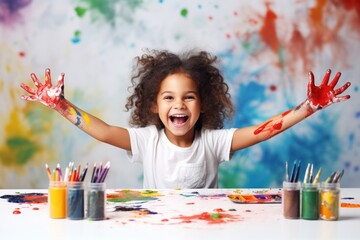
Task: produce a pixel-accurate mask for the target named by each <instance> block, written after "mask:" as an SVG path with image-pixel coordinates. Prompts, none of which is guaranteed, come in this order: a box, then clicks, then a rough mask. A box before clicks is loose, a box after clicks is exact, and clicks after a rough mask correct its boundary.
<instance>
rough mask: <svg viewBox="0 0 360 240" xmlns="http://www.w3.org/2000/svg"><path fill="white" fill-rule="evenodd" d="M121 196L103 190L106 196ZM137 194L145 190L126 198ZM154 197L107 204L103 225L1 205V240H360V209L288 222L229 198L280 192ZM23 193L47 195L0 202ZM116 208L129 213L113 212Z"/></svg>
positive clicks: (264, 207) (348, 191)
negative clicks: (336, 216) (327, 218)
mask: <svg viewBox="0 0 360 240" xmlns="http://www.w3.org/2000/svg"><path fill="white" fill-rule="evenodd" d="M123 191H124V190H107V194H118V193H119V192H123ZM139 191H143V190H131V192H130V193H131V194H134V193H135V194H138V193H139ZM155 191H156V192H153V193H150V194H148V195H146V197H148V198H149V199H151V200H147V199H145V200H144V199H141V200H137V201H127V202H116V203H113V202H111V203H110V202H108V203H107V205H106V216H107V219H106V220H103V221H88V220H86V219H84V220H68V219H51V218H50V217H49V208H48V204H47V203H40V204H31V203H23V204H19V203H12V202H8V201H7V199H0V234H1V235H0V236H1V239H4V240H5V239H77V240H79V239H80V240H85V239H98V240H108V239H146V240H147V239H156V240H161V239H166V240H174V239H182V240H185V239H200V240H201V239H204V240H210V239H217V240H219V239H346V240H347V239H360V208H343V207H341V208H340V218H339V220H338V221H324V220H312V221H309V220H302V219H296V220H287V219H284V217H283V215H282V205H281V204H277V203H273V204H239V203H234V202H232V201H231V200H230V199H229V198H228V197H227V195H228V194H233V193H241V194H245V193H256V192H260V193H270V192H271V193H273V192H274V193H277V192H278V193H281V189H196V190H195V189H187V190H155ZM25 193H44V194H47V190H46V189H41V190H39V189H12V190H10V189H9V190H6V189H3V190H0V196H4V195H15V194H25ZM108 196H109V195H108ZM341 198H342V199H341V201H340V202H346V203H354V204H356V203H357V204H359V203H360V189H358V188H342V189H341ZM352 198H353V199H352ZM119 208H122V210H124V209H127V210H131V209H133V211H115V209H119ZM134 209H140V210H141V209H142V210H144V211H135V210H134ZM147 210H148V211H147ZM14 211H18V212H19V214H14ZM217 213H218V214H219V215H212V216H213V217H214V216H215V218H210V219H209V218H207V217H208V216H209V214H217ZM201 214H203V215H202V216H204V219H201ZM222 217H223V218H222Z"/></svg>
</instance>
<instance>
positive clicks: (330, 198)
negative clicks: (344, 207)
mask: <svg viewBox="0 0 360 240" xmlns="http://www.w3.org/2000/svg"><path fill="white" fill-rule="evenodd" d="M339 202H340V183H327V182H323V183H321V185H320V218H321V219H323V220H338V218H339V205H340V204H339Z"/></svg>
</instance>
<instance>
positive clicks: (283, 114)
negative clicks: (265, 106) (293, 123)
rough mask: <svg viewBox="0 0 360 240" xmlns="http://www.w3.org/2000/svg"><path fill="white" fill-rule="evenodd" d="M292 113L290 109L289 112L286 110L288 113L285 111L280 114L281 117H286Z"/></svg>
mask: <svg viewBox="0 0 360 240" xmlns="http://www.w3.org/2000/svg"><path fill="white" fill-rule="evenodd" d="M291 111H292V109H290V110H288V111H286V112H283V113H282V114H281V116H283V117H284V116H286V115H288V114H289V113H290V112H291Z"/></svg>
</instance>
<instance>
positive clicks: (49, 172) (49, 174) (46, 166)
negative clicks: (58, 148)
mask: <svg viewBox="0 0 360 240" xmlns="http://www.w3.org/2000/svg"><path fill="white" fill-rule="evenodd" d="M45 168H46V173H47V175H48V178H49V181H51V170H50V168H49V165H48V164H47V163H46V164H45Z"/></svg>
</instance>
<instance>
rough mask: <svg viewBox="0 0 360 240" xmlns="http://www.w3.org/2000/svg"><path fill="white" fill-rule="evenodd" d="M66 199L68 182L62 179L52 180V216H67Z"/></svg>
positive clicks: (50, 187)
mask: <svg viewBox="0 0 360 240" xmlns="http://www.w3.org/2000/svg"><path fill="white" fill-rule="evenodd" d="M66 201H67V198H66V184H65V183H64V182H61V181H51V182H50V183H49V195H48V202H49V208H50V217H51V218H66V208H67V204H66Z"/></svg>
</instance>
